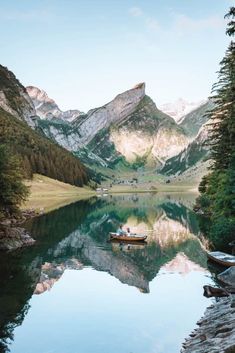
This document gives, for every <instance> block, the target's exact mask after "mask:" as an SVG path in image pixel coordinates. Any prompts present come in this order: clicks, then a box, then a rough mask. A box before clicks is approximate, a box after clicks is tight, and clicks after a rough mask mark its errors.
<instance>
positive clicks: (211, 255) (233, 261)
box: [207, 251, 235, 267]
mask: <svg viewBox="0 0 235 353" xmlns="http://www.w3.org/2000/svg"><path fill="white" fill-rule="evenodd" d="M207 257H208V259H210V260H211V261H214V262H216V263H217V264H219V265H221V266H225V267H231V266H235V256H233V255H229V254H226V253H223V252H220V251H214V252H208V253H207Z"/></svg>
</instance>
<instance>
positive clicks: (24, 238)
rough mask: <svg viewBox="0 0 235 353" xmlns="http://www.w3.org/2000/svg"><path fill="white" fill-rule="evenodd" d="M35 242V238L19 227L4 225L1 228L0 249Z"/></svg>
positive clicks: (10, 248) (16, 247) (18, 246)
mask: <svg viewBox="0 0 235 353" xmlns="http://www.w3.org/2000/svg"><path fill="white" fill-rule="evenodd" d="M34 243H35V240H34V239H33V238H31V237H30V235H29V234H28V233H27V232H26V231H25V229H24V228H20V227H5V228H4V229H1V236H0V250H15V249H18V248H21V247H24V246H29V245H32V244H34Z"/></svg>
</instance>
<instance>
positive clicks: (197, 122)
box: [179, 100, 214, 138]
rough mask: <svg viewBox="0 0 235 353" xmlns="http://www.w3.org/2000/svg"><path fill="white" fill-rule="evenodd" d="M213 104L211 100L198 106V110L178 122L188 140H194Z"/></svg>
mask: <svg viewBox="0 0 235 353" xmlns="http://www.w3.org/2000/svg"><path fill="white" fill-rule="evenodd" d="M213 106H214V104H213V102H212V100H208V101H207V102H205V103H203V104H202V105H200V106H199V107H198V108H196V109H194V110H193V111H191V112H190V113H188V114H187V115H185V116H184V117H183V118H182V119H181V120H180V121H179V125H180V126H181V127H182V128H183V129H184V130H185V132H186V134H187V135H188V136H189V137H190V138H195V137H196V136H197V134H198V132H199V130H200V128H201V127H202V125H204V124H205V123H206V122H207V120H208V117H207V113H208V112H209V111H210V110H211V109H212V108H213Z"/></svg>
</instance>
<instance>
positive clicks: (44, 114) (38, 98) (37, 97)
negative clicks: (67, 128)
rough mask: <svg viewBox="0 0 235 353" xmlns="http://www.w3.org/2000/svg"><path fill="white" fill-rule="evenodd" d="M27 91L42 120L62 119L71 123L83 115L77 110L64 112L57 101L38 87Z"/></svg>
mask: <svg viewBox="0 0 235 353" xmlns="http://www.w3.org/2000/svg"><path fill="white" fill-rule="evenodd" d="M26 91H27V93H28V95H29V97H30V98H31V100H32V102H33V104H34V107H35V110H36V113H37V115H38V116H39V117H40V118H41V119H48V120H52V119H61V120H64V121H68V122H71V121H73V120H74V119H77V118H78V117H79V116H80V115H81V114H83V113H81V112H80V111H79V110H76V109H74V110H67V111H65V112H63V111H62V110H60V108H59V107H58V105H57V104H56V103H55V101H54V100H53V99H51V98H49V97H48V95H47V94H46V92H45V91H43V90H41V89H39V88H37V87H34V86H28V87H26Z"/></svg>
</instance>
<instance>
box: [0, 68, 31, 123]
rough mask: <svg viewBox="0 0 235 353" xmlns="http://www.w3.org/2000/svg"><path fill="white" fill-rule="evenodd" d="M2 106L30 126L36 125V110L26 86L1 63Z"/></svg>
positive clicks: (0, 93)
mask: <svg viewBox="0 0 235 353" xmlns="http://www.w3.org/2000/svg"><path fill="white" fill-rule="evenodd" d="M0 107H1V108H2V109H3V110H5V111H6V112H7V113H10V114H12V115H14V116H15V117H16V118H18V119H19V120H22V121H25V122H26V123H27V124H28V125H29V126H31V127H35V124H36V123H35V118H36V111H35V108H34V105H33V102H32V101H31V99H30V97H29V96H28V94H27V91H26V89H25V87H24V86H23V85H22V84H21V83H20V82H19V81H18V80H17V78H16V77H15V75H14V74H13V73H12V72H11V71H9V70H8V69H7V68H6V67H4V66H2V65H0Z"/></svg>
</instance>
